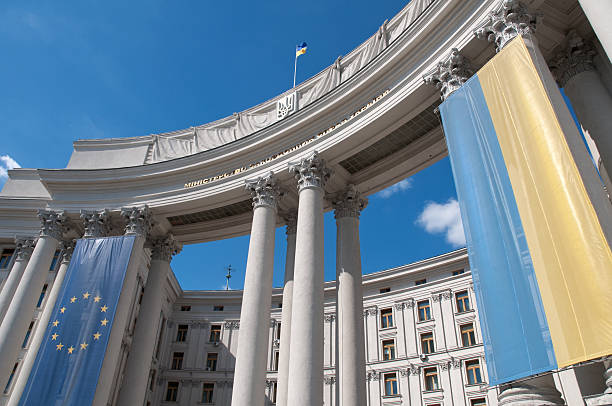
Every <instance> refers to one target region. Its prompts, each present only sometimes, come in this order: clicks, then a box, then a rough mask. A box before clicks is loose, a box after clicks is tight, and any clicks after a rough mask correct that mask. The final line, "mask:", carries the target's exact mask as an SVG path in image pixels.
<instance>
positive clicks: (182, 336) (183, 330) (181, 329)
mask: <svg viewBox="0 0 612 406" xmlns="http://www.w3.org/2000/svg"><path fill="white" fill-rule="evenodd" d="M187 331H189V326H188V325H187V324H179V326H178V329H177V330H176V341H178V342H183V341H185V340H187Z"/></svg>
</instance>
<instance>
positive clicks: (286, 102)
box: [276, 92, 296, 120]
mask: <svg viewBox="0 0 612 406" xmlns="http://www.w3.org/2000/svg"><path fill="white" fill-rule="evenodd" d="M295 110H296V94H295V92H293V93H291V94H290V95H287V96H285V97H281V98H280V99H279V100H277V101H276V118H277V119H279V120H281V119H283V118H285V117H287V116H288V115H289V114H291V113H293V112H294V111H295Z"/></svg>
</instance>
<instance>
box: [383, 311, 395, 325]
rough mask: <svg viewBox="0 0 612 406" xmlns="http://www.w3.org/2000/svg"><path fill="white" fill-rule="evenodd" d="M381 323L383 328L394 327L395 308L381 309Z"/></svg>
mask: <svg viewBox="0 0 612 406" xmlns="http://www.w3.org/2000/svg"><path fill="white" fill-rule="evenodd" d="M380 325H381V327H382V328H388V327H393V309H382V310H381V311H380Z"/></svg>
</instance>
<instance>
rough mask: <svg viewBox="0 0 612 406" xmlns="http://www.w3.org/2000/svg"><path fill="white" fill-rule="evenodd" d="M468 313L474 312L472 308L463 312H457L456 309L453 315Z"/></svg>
mask: <svg viewBox="0 0 612 406" xmlns="http://www.w3.org/2000/svg"><path fill="white" fill-rule="evenodd" d="M469 313H474V309H470V310H466V311H464V312H458V311H456V312H455V315H457V316H459V315H462V314H469Z"/></svg>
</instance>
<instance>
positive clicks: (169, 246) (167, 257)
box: [151, 234, 183, 262]
mask: <svg viewBox="0 0 612 406" xmlns="http://www.w3.org/2000/svg"><path fill="white" fill-rule="evenodd" d="M151 243H152V246H153V247H152V250H151V251H152V253H151V259H157V260H160V261H166V262H170V261H171V260H172V257H173V256H174V255H176V254H178V253H179V252H181V249H182V248H183V247H182V245H181V244H180V243H179V242H178V241H176V239H175V238H174V236H173V235H172V234H168V235H167V236H165V237H162V238H157V239H155V240H153V241H152V242H151Z"/></svg>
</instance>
